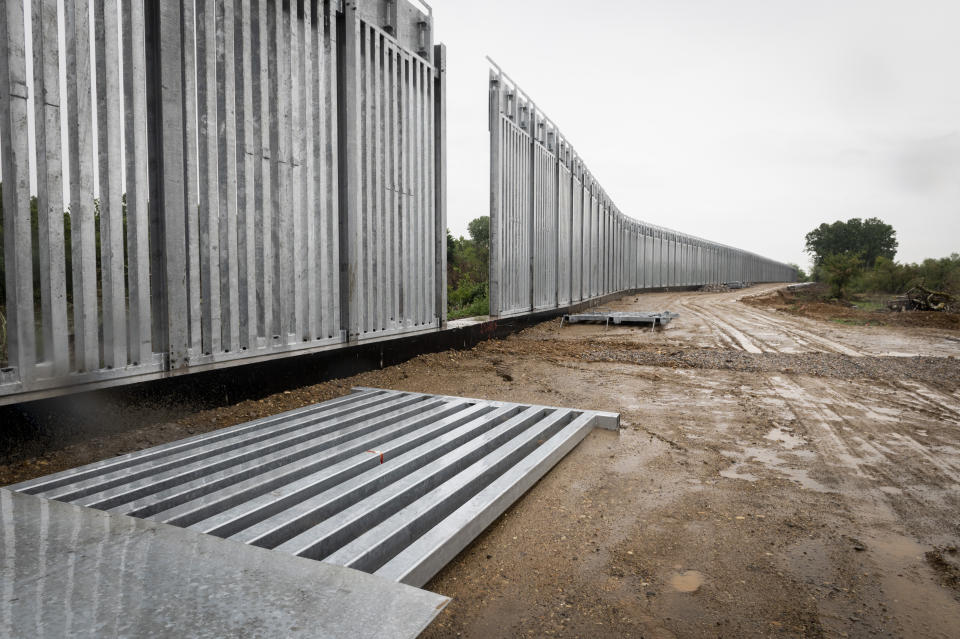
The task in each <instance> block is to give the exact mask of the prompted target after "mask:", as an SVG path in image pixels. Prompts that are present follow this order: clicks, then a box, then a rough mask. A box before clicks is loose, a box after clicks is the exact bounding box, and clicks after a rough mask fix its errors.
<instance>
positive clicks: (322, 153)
mask: <svg viewBox="0 0 960 639" xmlns="http://www.w3.org/2000/svg"><path fill="white" fill-rule="evenodd" d="M61 4H62V7H61V6H60V5H61ZM91 16H92V19H93V21H94V24H92V25H91V24H90V18H91ZM91 32H92V33H93V34H94V37H93V38H92V39H91V37H90V34H91ZM432 32H433V16H432V12H431V10H430V9H429V7H426V5H423V4H422V3H419V4H416V5H415V4H412V3H410V2H407V1H406V0H396V1H393V0H343V1H340V0H298V1H296V2H280V1H279V0H277V1H274V0H175V1H172V2H146V1H145V0H132V1H131V2H118V0H95V1H93V3H92V11H91V0H62V2H61V0H35V1H33V2H30V3H23V2H19V1H17V2H7V3H5V4H4V7H3V9H2V10H0V35H2V38H0V142H2V180H3V266H4V279H5V286H4V287H3V290H4V299H2V300H0V311H2V312H3V317H4V318H5V325H4V326H3V327H2V328H5V336H6V356H5V361H3V362H0V367H2V368H0V403H8V402H11V401H22V400H24V399H29V398H33V397H39V396H42V395H43V394H44V393H53V392H59V391H62V390H63V389H64V388H65V387H68V386H77V385H85V386H87V387H88V386H90V385H103V384H109V383H120V382H131V381H141V380H145V379H151V378H156V377H162V376H167V375H172V374H179V373H183V372H190V371H196V370H204V369H210V368H217V367H221V366H230V365H234V364H238V363H243V362H248V361H252V360H257V359H263V358H274V357H280V356H284V355H289V354H297V353H304V352H311V351H316V350H324V349H334V348H341V347H343V346H344V345H347V344H351V343H356V342H361V341H365V340H376V339H383V338H389V337H393V336H397V335H406V334H410V333H414V332H419V331H428V330H436V329H437V328H438V327H440V326H441V325H442V324H443V322H444V320H445V312H446V311H445V309H446V299H445V295H446V283H445V281H446V272H445V266H444V265H445V251H446V204H445V202H446V200H445V195H446V194H445V167H446V162H445V157H444V150H445V145H446V136H445V104H446V102H445V93H446V90H445V49H444V47H443V46H442V45H434V44H433V35H432ZM61 37H63V39H62V40H61ZM61 42H62V43H63V44H64V46H63V47H61V46H60V45H61ZM28 60H31V61H32V73H31V74H30V75H29V77H28V73H27V69H28V65H27V62H28ZM61 66H63V67H64V68H65V69H66V83H65V84H62V83H61V81H60V80H61V78H60V74H59V69H60V67H61ZM62 130H63V131H65V132H66V145H65V146H62V145H61V131H62ZM31 140H35V141H36V143H35V145H34V144H32V143H31ZM31 202H35V204H34V208H35V212H34V213H31ZM65 212H66V213H65Z"/></svg>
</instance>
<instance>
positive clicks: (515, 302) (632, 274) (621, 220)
mask: <svg viewBox="0 0 960 639" xmlns="http://www.w3.org/2000/svg"><path fill="white" fill-rule="evenodd" d="M491 65H492V67H493V68H492V69H491V71H490V120H489V121H490V314H491V315H493V316H509V315H516V314H522V313H530V312H533V311H541V310H547V309H553V308H559V307H562V306H566V305H569V304H571V303H575V302H581V301H585V300H590V299H594V298H598V297H601V296H604V295H609V294H612V293H617V292H621V291H628V290H640V289H655V288H665V287H685V286H699V285H706V284H713V283H723V282H734V281H737V282H774V281H775V282H792V281H796V277H797V272H796V269H795V268H794V267H792V266H790V265H787V264H783V263H780V262H776V261H773V260H770V259H767V258H764V257H761V256H759V255H755V254H753V253H750V252H748V251H743V250H740V249H736V248H732V247H729V246H724V245H722V244H717V243H716V242H710V241H707V240H703V239H700V238H697V237H694V236H691V235H687V234H684V233H680V232H677V231H672V230H670V229H666V228H663V227H660V226H656V225H653V224H649V223H647V222H641V221H639V220H635V219H633V218H630V217H627V216H626V215H624V214H623V213H621V212H620V210H619V209H617V207H616V205H614V203H613V201H612V200H611V199H610V197H609V196H608V195H607V194H606V192H605V191H604V190H603V188H602V187H601V186H600V184H599V183H598V182H597V180H596V179H595V178H594V176H593V175H592V174H591V173H590V171H589V170H588V169H587V167H586V165H585V164H584V163H583V161H582V160H581V158H580V157H579V156H578V155H577V153H576V152H575V151H574V149H573V147H572V146H571V145H570V143H569V142H568V141H567V140H566V138H564V137H563V135H562V134H561V132H560V131H559V129H558V128H557V127H556V125H554V124H553V122H551V121H550V119H549V118H547V117H546V115H544V114H543V112H542V111H540V110H539V109H538V108H537V106H536V104H535V103H534V102H533V100H532V99H530V97H529V96H527V95H526V94H525V93H524V92H523V91H522V90H521V89H520V88H519V87H518V86H517V84H516V83H515V82H513V81H512V80H511V79H510V78H509V77H508V76H507V75H506V74H505V73H504V72H503V71H502V70H501V69H500V68H499V67H497V66H496V65H495V64H493V63H492V62H491Z"/></svg>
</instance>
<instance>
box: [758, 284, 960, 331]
mask: <svg viewBox="0 0 960 639" xmlns="http://www.w3.org/2000/svg"><path fill="white" fill-rule="evenodd" d="M829 294H830V287H828V286H827V285H826V284H815V285H813V286H808V287H805V288H802V289H798V290H796V291H788V290H787V289H785V288H780V289H777V290H775V291H771V292H768V293H765V294H761V295H748V296H747V297H745V298H744V299H743V301H744V302H745V303H747V304H749V305H751V306H757V307H760V308H765V309H768V310H777V311H783V312H785V313H789V314H791V315H799V316H801V317H810V318H813V319H820V320H824V321H828V322H837V323H840V324H854V325H861V326H903V327H906V328H920V327H926V328H945V329H949V330H954V331H960V313H945V312H936V311H909V312H895V311H891V310H890V309H889V308H887V303H888V302H889V301H890V300H891V299H892V298H893V297H894V296H892V295H857V296H854V297H853V298H852V299H851V300H849V301H848V300H837V299H830V297H829Z"/></svg>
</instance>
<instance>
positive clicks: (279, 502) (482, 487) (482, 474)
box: [10, 389, 619, 586]
mask: <svg viewBox="0 0 960 639" xmlns="http://www.w3.org/2000/svg"><path fill="white" fill-rule="evenodd" d="M618 421H619V418H618V416H617V415H616V414H614V413H602V412H596V411H583V410H576V409H569V408H554V407H548V406H536V405H529V404H518V403H511V402H495V401H487V400H478V399H469V398H463V397H447V396H439V395H427V394H420V393H408V392H401V391H388V390H380V389H355V392H354V393H353V394H351V395H347V396H345V397H341V398H339V399H335V400H331V401H328V402H324V403H322V404H316V405H313V406H308V407H305V408H301V409H297V410H293V411H289V412H287V413H283V414H281V415H277V416H274V417H268V418H264V419H260V420H256V421H253V422H249V423H246V424H240V425H238V426H234V427H232V428H227V429H223V430H220V431H215V432H213V433H208V434H205V435H200V436H197V437H193V438H190V439H186V440H182V441H177V442H173V443H170V444H166V445H163V446H158V447H156V448H151V449H147V450H144V451H138V452H136V453H131V454H129V455H124V456H121V457H116V458H114V459H109V460H106V461H103V462H99V463H96V464H91V465H89V466H84V467H81V468H77V469H73V470H68V471H64V472H61V473H57V474H55V475H50V476H47V477H42V478H39V479H35V480H31V481H28V482H24V483H22V484H18V485H16V486H12V487H10V488H11V489H12V490H16V491H19V492H24V493H29V494H34V495H38V496H42V497H45V498H48V499H55V500H58V501H65V502H70V503H74V504H77V505H81V506H88V507H92V508H98V509H102V510H108V511H110V512H114V513H118V514H125V515H131V516H135V517H141V518H146V519H150V520H153V521H157V522H162V523H168V524H173V525H176V526H181V527H186V528H190V529H192V530H195V531H197V532H203V533H208V534H211V535H215V536H217V537H223V538H227V539H232V540H235V541H239V542H243V543H247V544H251V545H255V546H260V547H263V548H272V549H276V550H278V551H281V552H285V553H289V554H292V555H297V556H301V557H308V558H312V559H319V560H323V561H326V562H328V563H335V564H339V565H343V566H348V567H352V568H357V569H359V570H363V571H365V572H370V573H376V574H383V575H386V576H389V577H390V578H392V579H397V580H400V581H403V582H404V583H408V584H411V585H417V586H419V585H422V584H424V583H426V581H427V580H429V578H430V577H432V576H433V574H435V573H436V571H438V570H439V569H440V568H442V567H443V565H444V564H446V562H447V561H449V560H450V559H452V558H453V557H454V556H455V555H456V554H457V553H458V552H459V551H460V550H461V549H463V548H464V547H465V546H466V545H467V544H468V543H469V542H470V541H472V540H473V538H474V537H475V536H476V535H477V534H479V533H480V532H481V531H482V530H483V528H485V527H486V526H487V525H488V524H489V523H490V522H491V521H492V520H493V519H494V518H496V517H497V516H498V515H499V514H500V513H502V512H503V511H504V510H505V509H506V508H507V507H508V506H509V505H510V504H511V503H512V502H513V501H514V500H515V499H517V498H518V497H519V496H520V495H522V494H523V492H524V491H525V490H527V489H528V488H529V487H530V486H531V485H532V484H533V483H534V482H535V481H536V480H537V479H538V478H539V477H540V476H542V475H543V473H545V472H546V471H547V470H548V469H549V468H550V467H552V466H553V465H554V464H555V463H556V462H557V461H558V460H559V459H560V458H561V457H562V456H563V455H564V454H566V453H567V452H569V450H571V449H572V447H573V446H575V445H576V443H577V442H579V441H580V440H581V439H583V437H585V436H586V435H587V434H588V433H589V432H590V430H591V429H593V428H594V427H598V426H599V427H602V428H611V429H616V428H617V427H618Z"/></svg>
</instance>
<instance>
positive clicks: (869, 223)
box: [805, 217, 898, 269]
mask: <svg viewBox="0 0 960 639" xmlns="http://www.w3.org/2000/svg"><path fill="white" fill-rule="evenodd" d="M897 246H898V244H897V232H896V231H895V230H894V229H893V227H892V226H890V225H889V224H886V223H884V222H883V221H882V220H880V219H877V218H875V217H871V218H868V219H866V220H861V219H860V218H858V217H855V218H852V219H849V220H847V221H846V222H843V221H840V220H837V221H836V222H834V223H833V224H827V223H823V224H821V225H820V226H818V227H817V228H815V229H814V230H812V231H810V232H809V233H807V236H806V249H805V250H806V252H807V253H809V254H810V255H811V256H813V263H814V267H815V269H816V267H818V266H820V265H822V264H823V263H824V261H825V260H826V259H827V258H828V257H830V256H831V255H838V254H841V253H858V254H860V256H861V259H862V261H863V263H864V265H865V266H866V267H867V268H873V265H874V264H875V263H876V261H877V258H878V257H885V258H887V259H889V260H893V258H894V257H896V255H897Z"/></svg>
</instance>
